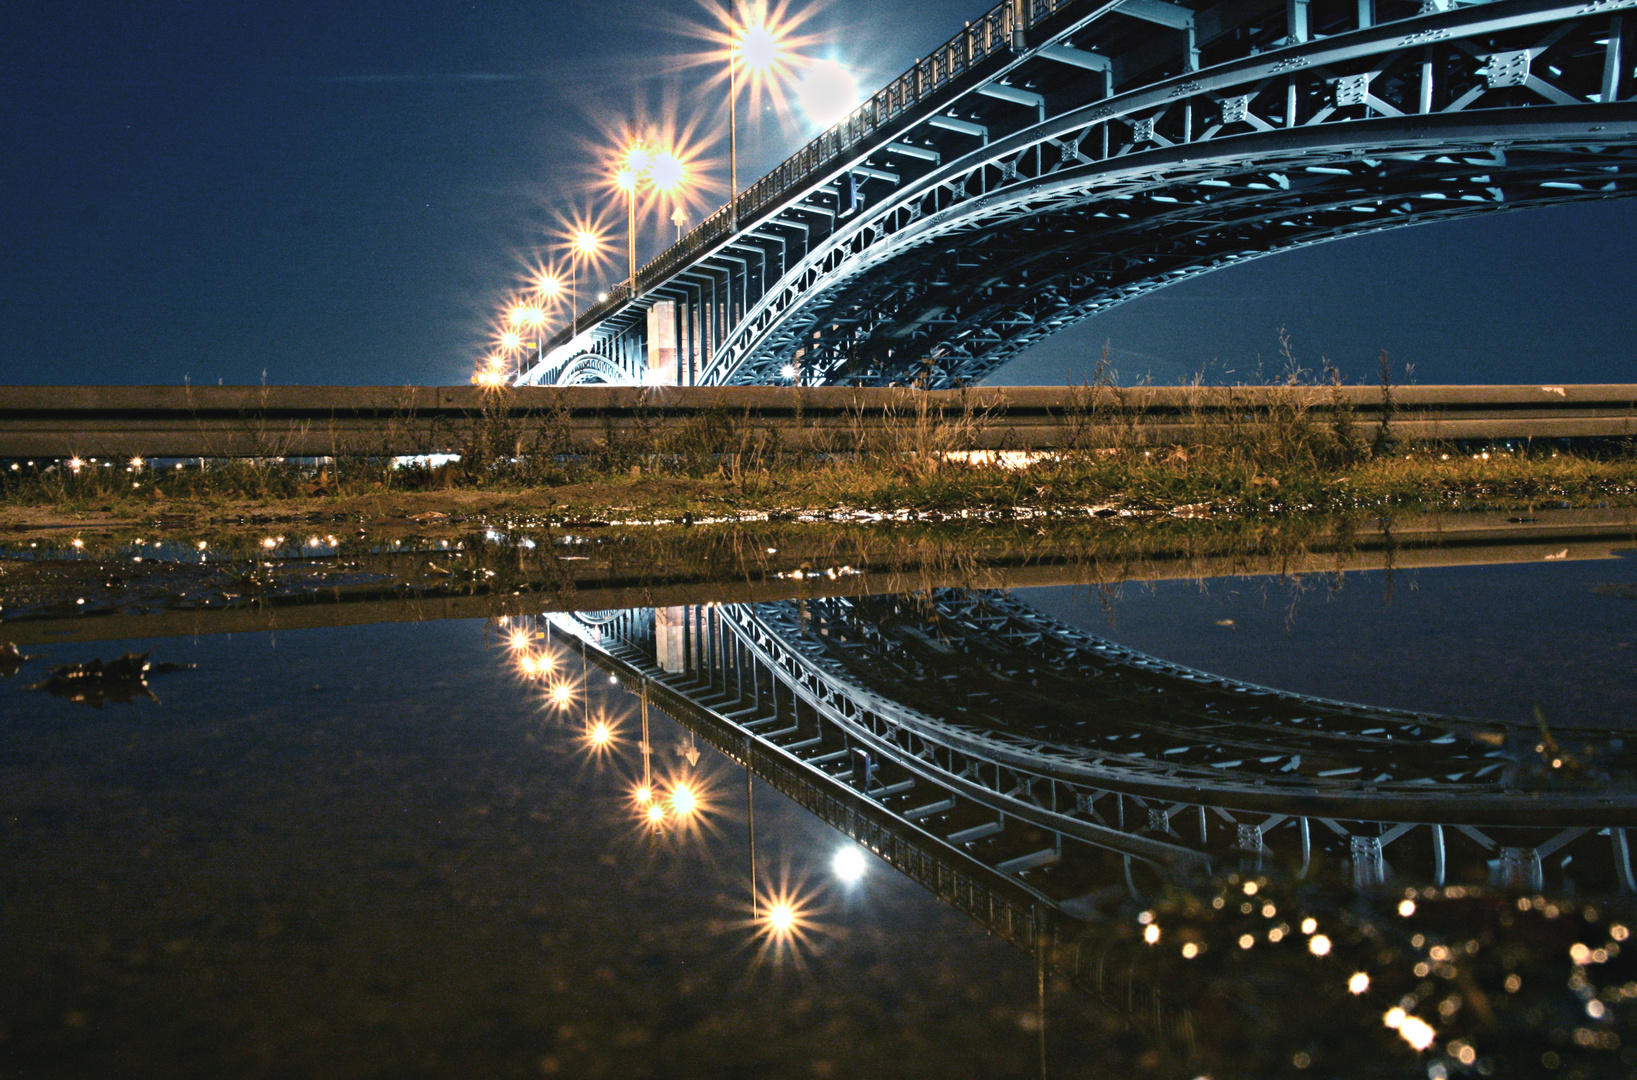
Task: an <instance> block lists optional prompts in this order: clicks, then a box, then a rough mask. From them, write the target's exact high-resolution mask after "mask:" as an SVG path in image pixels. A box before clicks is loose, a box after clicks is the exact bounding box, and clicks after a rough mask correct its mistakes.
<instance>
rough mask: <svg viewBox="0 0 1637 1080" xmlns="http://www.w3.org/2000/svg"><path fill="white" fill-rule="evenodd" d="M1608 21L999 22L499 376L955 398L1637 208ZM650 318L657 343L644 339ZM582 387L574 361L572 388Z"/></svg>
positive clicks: (1324, 15)
mask: <svg viewBox="0 0 1637 1080" xmlns="http://www.w3.org/2000/svg"><path fill="white" fill-rule="evenodd" d="M1632 7H1637V0H1590V2H1581V3H1564V2H1561V0H1501V2H1497V3H1475V4H1449V3H1446V2H1443V0H1434V2H1431V3H1425V4H1422V3H1413V4H1412V3H1408V2H1404V0H1345V2H1342V0H1314V2H1312V3H1306V2H1301V0H1289V2H1287V3H1284V4H1279V3H1274V4H1268V3H1264V2H1255V0H1226V2H1224V3H1220V4H1215V5H1209V4H1206V3H1204V2H1202V0H1201V2H1196V3H1190V4H1174V3H1169V2H1165V0H1121V2H1118V3H1109V2H1091V0H1055V2H1049V0H1021V2H1009V3H1005V4H1002V5H1000V6H998V7H996V8H994V9H993V10H991V11H990V12H989V13H987V14H986V15H985V16H984V18H982V19H980V20H978V21H976V22H975V23H974V24H973V25H972V26H971V27H969V28H968V29H967V30H965V31H963V32H962V34H961V35H958V36H957V37H956V38H955V39H953V40H952V41H951V42H950V43H948V44H947V45H946V46H944V47H943V48H942V49H940V50H938V51H937V52H936V53H935V54H934V55H933V56H932V57H929V58H927V59H926V60H923V61H921V62H919V63H918V64H917V65H916V66H915V67H914V68H913V69H912V70H911V71H910V72H908V73H906V74H905V75H904V76H903V77H901V78H900V79H898V80H896V81H895V82H894V83H893V84H891V85H890V86H889V87H887V88H885V89H884V90H882V91H881V92H880V93H878V94H877V95H875V96H874V97H873V98H872V99H871V100H870V102H868V103H867V104H866V105H865V106H864V107H862V108H861V109H860V110H859V111H858V112H857V113H855V114H854V115H853V116H852V117H850V118H849V119H848V120H846V121H844V122H843V123H842V124H840V125H838V126H837V127H836V128H834V129H832V130H831V131H829V132H826V133H825V134H824V135H823V136H821V137H820V138H819V139H817V140H815V141H814V142H813V143H812V144H809V146H807V147H805V148H803V150H802V151H800V152H799V153H798V154H796V155H795V156H793V157H792V158H791V159H790V160H789V161H787V162H786V163H784V164H783V165H781V166H780V167H779V168H778V169H776V170H774V172H773V173H771V174H769V176H768V177H765V178H764V179H763V180H762V181H759V182H758V183H757V184H755V185H752V187H751V188H750V189H749V190H748V191H747V192H745V193H744V195H742V196H741V198H740V200H739V202H738V204H737V209H738V226H739V227H738V229H737V231H735V230H734V229H733V228H732V225H731V220H730V215H729V214H728V212H727V211H726V210H724V211H723V212H720V213H718V214H717V215H714V216H713V217H712V218H711V219H708V220H707V221H706V222H705V223H704V224H702V225H701V226H700V227H699V228H698V229H696V230H694V232H693V233H691V234H690V235H689V236H687V237H685V238H684V239H683V240H682V241H681V242H680V243H678V244H677V245H676V246H674V247H673V248H671V249H669V250H667V251H666V252H664V253H662V254H661V255H660V256H659V258H657V259H656V260H654V262H652V263H650V264H649V265H648V266H647V267H645V268H644V269H643V270H641V271H639V273H638V274H637V278H636V288H635V290H634V295H633V290H632V289H631V288H630V287H629V283H627V285H626V286H624V287H622V288H621V289H619V290H616V292H615V295H613V296H612V297H611V298H610V299H609V300H608V301H607V302H605V303H603V304H600V305H597V306H596V307H594V308H593V309H592V310H591V311H590V312H588V313H585V314H584V315H582V317H581V319H580V325H581V326H583V327H585V328H586V329H584V330H583V331H582V333H581V334H580V335H579V337H578V338H576V339H575V340H574V341H567V340H566V339H564V337H563V336H562V335H560V336H559V339H557V340H555V341H554V342H553V346H554V347H553V349H552V351H551V352H550V353H549V354H548V355H547V356H546V357H545V358H544V360H543V361H542V362H541V363H540V364H539V365H538V366H537V367H536V368H535V369H534V370H533V371H532V372H530V373H529V375H528V376H527V377H526V381H530V382H545V383H551V382H556V383H572V382H588V381H595V382H618V381H628V382H642V381H654V380H655V378H656V374H655V370H656V369H655V357H656V355H657V353H656V352H655V348H654V347H652V346H654V345H655V343H653V342H650V341H649V335H650V332H651V331H652V330H654V329H655V328H656V327H657V328H658V332H659V333H661V334H662V335H663V336H665V338H666V339H667V341H668V342H670V343H671V347H673V348H674V355H675V359H674V361H672V363H673V364H674V366H673V367H671V368H668V369H666V371H665V372H664V373H663V374H662V375H660V376H657V377H658V378H661V379H662V380H663V381H675V382H683V383H697V384H707V385H709V384H733V383H737V384H744V383H758V382H789V381H801V382H804V383H809V384H818V383H834V382H840V383H855V384H887V383H909V382H914V383H916V384H918V385H923V386H931V387H944V386H952V385H960V384H963V383H967V382H970V381H973V380H975V379H978V378H981V377H982V376H983V375H985V374H987V373H988V372H989V371H992V370H993V369H994V368H995V367H997V366H999V365H1000V364H1003V363H1005V362H1006V361H1007V360H1009V359H1011V358H1013V357H1014V356H1016V355H1017V354H1018V353H1019V352H1021V351H1022V350H1023V349H1025V348H1027V347H1028V346H1029V345H1031V344H1033V343H1035V342H1036V341H1039V340H1040V339H1042V338H1044V337H1046V336H1048V335H1050V334H1052V333H1055V332H1056V331H1058V330H1061V329H1063V328H1064V327H1066V326H1069V325H1072V324H1073V323H1074V322H1077V321H1079V320H1081V319H1084V318H1086V317H1088V316H1090V315H1094V314H1096V313H1097V312H1099V311H1102V310H1105V309H1106V308H1108V307H1109V306H1111V305H1113V304H1117V303H1120V302H1122V301H1124V300H1127V299H1130V298H1131V297H1134V296H1137V295H1141V294H1142V293H1144V292H1147V291H1149V290H1152V289H1155V288H1160V287H1163V286H1164V285H1167V284H1171V283H1173V282H1176V281H1180V280H1183V279H1185V278H1187V277H1190V276H1193V275H1195V274H1199V273H1202V272H1205V271H1208V270H1211V269H1216V268H1218V267H1222V266H1228V265H1232V264H1234V263H1236V262H1239V261H1242V260H1244V259H1248V258H1255V257H1259V256H1262V255H1266V254H1270V253H1273V252H1277V251H1283V250H1288V249H1291V248H1294V247H1299V246H1303V245H1307V244H1313V243H1318V242H1323V241H1327V240H1332V239H1338V238H1341V237H1346V236H1352V235H1357V234H1360V233H1364V232H1371V231H1376V230H1380V229H1385V228H1396V227H1402V226H1406V225H1412V224H1417V223H1421V222H1426V221H1435V220H1440V219H1444V218H1449V217H1454V216H1461V215H1467V214H1474V213H1487V212H1495V211H1499V210H1510V209H1521V208H1527V207H1533V206H1539V205H1545V204H1550V203H1557V202H1565V201H1576V200H1586V199H1597V198H1608V197H1615V196H1620V195H1626V194H1630V193H1632V192H1633V191H1634V190H1637V177H1634V175H1633V174H1634V171H1637V100H1634V92H1637V75H1634V73H1633V70H1632V57H1633V50H1632V49H1631V47H1630V45H1631V42H1630V40H1629V39H1630V38H1631V37H1632V27H1631V26H1630V25H1629V24H1630V23H1631V22H1632V21H1633V16H1632V15H1631V14H1630V13H1628V12H1627V10H1626V9H1628V8H1632ZM656 316H657V322H656ZM596 358H600V359H596Z"/></svg>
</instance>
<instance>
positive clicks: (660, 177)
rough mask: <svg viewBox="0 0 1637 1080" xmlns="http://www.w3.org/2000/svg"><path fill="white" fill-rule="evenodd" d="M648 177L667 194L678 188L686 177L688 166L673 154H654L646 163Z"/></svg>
mask: <svg viewBox="0 0 1637 1080" xmlns="http://www.w3.org/2000/svg"><path fill="white" fill-rule="evenodd" d="M648 178H649V180H650V181H651V182H652V183H653V185H654V187H656V188H658V189H659V190H660V191H663V192H665V193H667V194H669V193H671V192H673V191H675V190H677V189H678V188H680V187H681V186H682V185H683V183H684V182H685V181H686V180H687V178H688V167H687V166H686V165H685V164H683V163H682V161H681V159H679V158H678V157H677V156H676V155H675V154H671V153H665V154H656V155H655V156H654V158H653V160H652V161H651V162H650V163H649V165H648Z"/></svg>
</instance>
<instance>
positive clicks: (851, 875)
mask: <svg viewBox="0 0 1637 1080" xmlns="http://www.w3.org/2000/svg"><path fill="white" fill-rule="evenodd" d="M867 866H868V863H867V862H866V860H865V858H864V852H863V851H862V850H860V849H859V847H858V846H857V845H856V844H849V845H847V846H846V847H844V848H842V849H841V850H839V851H837V852H836V853H835V856H834V857H833V858H832V859H831V860H830V870H831V871H832V872H833V873H834V874H835V876H836V877H838V878H840V879H841V880H842V881H844V882H846V883H847V884H849V885H851V884H853V883H855V882H857V881H858V880H859V879H860V878H862V877H863V876H864V871H865V869H866V868H867Z"/></svg>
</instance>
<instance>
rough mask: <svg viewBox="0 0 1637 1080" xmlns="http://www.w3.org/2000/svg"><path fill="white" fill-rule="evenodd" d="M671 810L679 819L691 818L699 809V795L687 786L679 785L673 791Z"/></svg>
mask: <svg viewBox="0 0 1637 1080" xmlns="http://www.w3.org/2000/svg"><path fill="white" fill-rule="evenodd" d="M671 809H672V810H674V811H675V812H676V816H677V817H689V816H690V815H692V814H693V812H694V811H695V810H697V809H699V795H698V794H697V793H696V792H695V791H694V790H693V788H691V787H689V786H688V785H687V784H678V785H677V786H676V787H675V788H673V789H672V791H671Z"/></svg>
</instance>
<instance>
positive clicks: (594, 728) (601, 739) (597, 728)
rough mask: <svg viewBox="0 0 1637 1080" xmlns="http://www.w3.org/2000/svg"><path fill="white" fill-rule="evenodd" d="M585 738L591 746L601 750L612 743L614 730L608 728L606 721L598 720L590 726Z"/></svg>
mask: <svg viewBox="0 0 1637 1080" xmlns="http://www.w3.org/2000/svg"><path fill="white" fill-rule="evenodd" d="M585 737H586V741H587V742H589V743H591V745H592V746H595V747H597V748H598V749H601V748H602V747H604V746H607V745H608V744H609V743H611V742H613V741H614V729H613V728H611V727H609V726H608V722H607V721H606V720H599V721H597V722H596V723H595V724H592V725H591V730H590V731H588V732H586V736H585Z"/></svg>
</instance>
